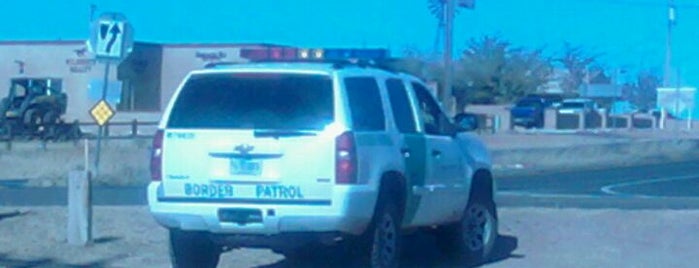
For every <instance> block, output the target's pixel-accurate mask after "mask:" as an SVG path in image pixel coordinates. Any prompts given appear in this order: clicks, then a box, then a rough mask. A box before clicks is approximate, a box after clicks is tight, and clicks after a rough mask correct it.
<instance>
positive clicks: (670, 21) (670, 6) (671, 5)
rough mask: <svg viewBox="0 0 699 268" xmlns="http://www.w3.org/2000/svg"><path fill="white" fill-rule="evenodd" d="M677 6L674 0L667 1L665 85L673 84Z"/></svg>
mask: <svg viewBox="0 0 699 268" xmlns="http://www.w3.org/2000/svg"><path fill="white" fill-rule="evenodd" d="M675 9H676V6H675V1H674V0H668V1H667V10H668V14H667V15H668V17H667V39H666V41H665V70H664V74H663V86H664V87H669V86H671V84H670V83H672V82H671V81H670V77H671V76H672V28H673V27H675V24H676V21H675V20H676V15H677V14H676V13H675V12H676V10H675Z"/></svg>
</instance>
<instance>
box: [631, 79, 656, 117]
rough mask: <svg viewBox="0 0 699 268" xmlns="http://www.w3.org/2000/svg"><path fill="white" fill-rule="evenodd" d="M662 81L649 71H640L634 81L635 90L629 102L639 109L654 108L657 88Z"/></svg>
mask: <svg viewBox="0 0 699 268" xmlns="http://www.w3.org/2000/svg"><path fill="white" fill-rule="evenodd" d="M661 82H662V79H661V78H660V76H659V75H657V74H655V73H653V72H651V71H647V70H645V71H641V72H639V73H638V76H637V80H636V90H635V92H633V94H632V95H631V101H632V102H633V103H635V104H636V105H638V106H639V107H640V108H641V109H652V108H655V105H656V99H657V94H658V87H659V86H660V85H661Z"/></svg>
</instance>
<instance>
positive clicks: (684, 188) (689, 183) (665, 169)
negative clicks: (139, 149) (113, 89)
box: [0, 161, 699, 209]
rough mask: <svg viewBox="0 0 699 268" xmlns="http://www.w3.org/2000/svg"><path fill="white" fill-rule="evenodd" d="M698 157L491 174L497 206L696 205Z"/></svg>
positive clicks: (21, 202)
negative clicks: (589, 168)
mask: <svg viewBox="0 0 699 268" xmlns="http://www.w3.org/2000/svg"><path fill="white" fill-rule="evenodd" d="M698 171H699V161H693V162H682V163H670V164H660V165H651V166H634V167H624V168H614V169H603V170H592V171H568V172H560V173H542V174H534V175H526V176H510V177H502V178H496V179H497V183H498V197H497V203H498V205H499V206H501V207H562V208H620V209H689V208H695V209H696V208H699V172H698ZM66 194H67V191H66V189H65V188H22V187H18V186H15V187H13V186H12V185H5V186H4V187H3V186H1V185H0V205H5V206H38V205H58V206H61V205H66V203H67V197H66ZM93 202H94V203H93V204H94V205H143V204H146V193H145V188H144V187H121V188H105V187H102V188H95V189H94V191H93Z"/></svg>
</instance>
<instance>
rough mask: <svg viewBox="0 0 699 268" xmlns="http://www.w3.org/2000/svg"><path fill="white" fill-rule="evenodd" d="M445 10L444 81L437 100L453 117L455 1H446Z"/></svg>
mask: <svg viewBox="0 0 699 268" xmlns="http://www.w3.org/2000/svg"><path fill="white" fill-rule="evenodd" d="M446 2H447V3H446V8H445V9H444V13H445V14H444V21H445V27H444V81H443V82H442V90H441V91H440V94H439V99H440V101H441V102H442V105H443V106H444V109H445V110H446V112H447V113H449V114H450V115H454V113H455V111H454V107H453V104H452V89H451V87H452V75H453V73H452V72H453V68H452V47H453V44H452V41H453V40H452V39H453V34H454V13H455V9H456V3H455V2H456V0H446Z"/></svg>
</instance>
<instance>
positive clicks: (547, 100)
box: [526, 93, 563, 108]
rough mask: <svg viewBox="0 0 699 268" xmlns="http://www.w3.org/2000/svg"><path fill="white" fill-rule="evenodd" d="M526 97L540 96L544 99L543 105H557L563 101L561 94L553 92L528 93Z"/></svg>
mask: <svg viewBox="0 0 699 268" xmlns="http://www.w3.org/2000/svg"><path fill="white" fill-rule="evenodd" d="M526 98H540V99H542V100H543V101H544V107H545V108H548V107H554V108H555V107H558V105H560V104H561V102H562V101H563V95H561V94H554V93H532V94H528V95H527V96H526Z"/></svg>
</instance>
